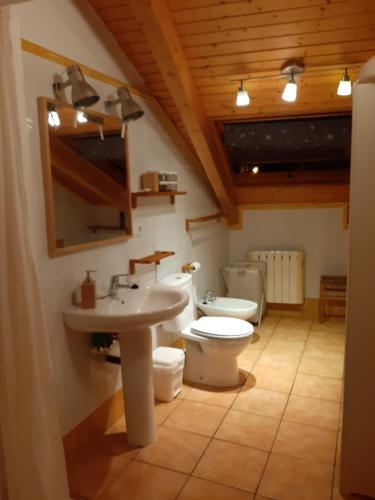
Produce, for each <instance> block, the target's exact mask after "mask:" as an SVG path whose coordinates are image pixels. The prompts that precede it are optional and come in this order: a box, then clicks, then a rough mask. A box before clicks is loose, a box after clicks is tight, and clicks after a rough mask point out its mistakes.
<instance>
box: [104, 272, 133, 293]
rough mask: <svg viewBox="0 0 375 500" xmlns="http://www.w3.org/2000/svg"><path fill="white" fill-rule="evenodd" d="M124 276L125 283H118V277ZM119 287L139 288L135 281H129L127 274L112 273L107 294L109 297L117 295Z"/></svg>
mask: <svg viewBox="0 0 375 500" xmlns="http://www.w3.org/2000/svg"><path fill="white" fill-rule="evenodd" d="M122 277H126V283H120V278H122ZM120 288H132V289H135V288H139V286H138V285H137V284H136V283H130V281H129V274H114V275H113V276H111V283H110V285H109V292H108V295H109V296H110V297H117V294H118V290H119V289H120Z"/></svg>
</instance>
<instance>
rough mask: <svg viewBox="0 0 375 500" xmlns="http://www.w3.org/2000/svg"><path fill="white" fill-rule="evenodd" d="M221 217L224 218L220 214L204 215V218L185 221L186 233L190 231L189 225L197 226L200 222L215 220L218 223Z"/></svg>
mask: <svg viewBox="0 0 375 500" xmlns="http://www.w3.org/2000/svg"><path fill="white" fill-rule="evenodd" d="M222 217H224V214H223V213H222V212H218V213H217V214H212V215H206V216H205V217H195V218H193V219H185V229H186V232H188V231H189V230H190V224H198V223H200V222H208V221H210V220H217V221H218V222H219V221H220V219H221V218H222Z"/></svg>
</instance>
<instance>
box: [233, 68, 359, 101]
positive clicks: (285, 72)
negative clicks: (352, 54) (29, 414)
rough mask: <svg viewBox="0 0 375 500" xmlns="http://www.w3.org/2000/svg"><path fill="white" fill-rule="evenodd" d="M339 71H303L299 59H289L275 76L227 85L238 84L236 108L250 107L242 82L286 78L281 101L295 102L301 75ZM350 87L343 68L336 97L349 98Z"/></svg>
mask: <svg viewBox="0 0 375 500" xmlns="http://www.w3.org/2000/svg"><path fill="white" fill-rule="evenodd" d="M360 66H361V64H360V63H353V64H350V67H352V68H355V67H360ZM338 69H340V70H341V71H342V66H332V65H329V66H328V65H327V66H326V67H324V66H320V67H316V68H310V69H309V70H307V71H305V67H304V63H303V61H302V60H301V59H291V60H288V61H286V62H285V63H284V64H283V65H282V66H281V71H280V73H278V74H275V75H267V76H254V77H252V76H250V75H249V76H247V77H245V78H239V79H235V80H228V81H229V83H233V82H236V83H238V82H239V84H240V86H239V88H238V91H237V94H236V106H238V107H244V106H249V105H250V101H251V99H250V96H249V94H248V91H247V89H246V88H245V87H244V82H252V81H267V80H280V78H288V80H289V81H288V82H287V83H286V85H285V88H284V91H283V93H282V99H283V100H284V101H286V102H295V101H296V99H297V94H298V86H297V82H296V78H297V79H298V77H299V76H300V75H302V74H306V73H307V74H325V73H327V72H331V71H336V70H338ZM351 91H352V85H351V80H350V76H349V72H348V68H345V70H344V75H343V77H342V78H341V80H340V82H339V85H338V88H337V95H339V96H349V95H351Z"/></svg>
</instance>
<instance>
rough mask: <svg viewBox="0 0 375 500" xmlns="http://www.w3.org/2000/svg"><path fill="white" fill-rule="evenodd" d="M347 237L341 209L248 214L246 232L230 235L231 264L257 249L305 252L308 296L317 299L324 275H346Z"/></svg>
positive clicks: (239, 231)
mask: <svg viewBox="0 0 375 500" xmlns="http://www.w3.org/2000/svg"><path fill="white" fill-rule="evenodd" d="M347 233H348V232H347V231H344V230H343V229H342V209H340V208H315V209H314V208H309V209H307V208H306V209H289V210H288V209H283V210H281V209H280V210H279V209H275V210H247V211H244V214H243V229H242V230H232V231H230V252H229V255H230V260H231V261H233V260H238V259H241V260H244V259H245V260H246V258H247V254H248V252H249V250H255V249H256V250H292V249H296V250H303V251H304V252H305V273H306V274H305V296H306V297H307V298H317V297H319V280H320V276H321V275H322V274H333V275H344V274H346V261H347V240H348V234H347Z"/></svg>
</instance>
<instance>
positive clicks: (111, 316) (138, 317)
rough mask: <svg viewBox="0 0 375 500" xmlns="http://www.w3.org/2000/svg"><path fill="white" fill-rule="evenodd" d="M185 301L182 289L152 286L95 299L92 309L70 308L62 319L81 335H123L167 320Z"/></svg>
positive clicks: (184, 304) (175, 314) (185, 296)
mask: <svg viewBox="0 0 375 500" xmlns="http://www.w3.org/2000/svg"><path fill="white" fill-rule="evenodd" d="M188 301H189V298H188V294H187V293H186V292H185V291H184V290H180V289H178V288H175V287H171V286H167V285H152V286H147V287H144V288H138V289H136V290H131V289H126V291H122V290H121V291H119V292H118V297H116V298H112V297H107V298H105V299H102V300H98V301H97V302H96V307H95V308H94V309H82V308H81V307H76V306H72V307H70V308H69V309H67V310H66V311H65V312H64V320H65V324H66V325H67V326H69V328H72V329H73V330H78V331H81V332H111V333H122V332H126V331H127V330H129V328H134V327H140V326H151V325H156V324H158V323H161V322H163V321H167V320H170V319H172V318H174V317H175V316H177V315H178V314H180V312H181V311H182V310H183V309H185V307H186V305H187V303H188Z"/></svg>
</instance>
